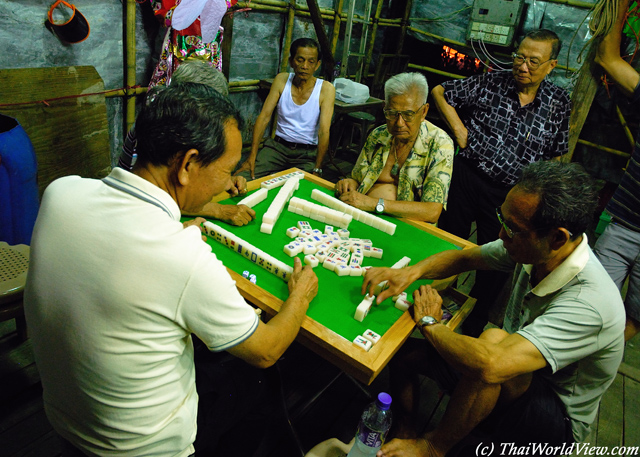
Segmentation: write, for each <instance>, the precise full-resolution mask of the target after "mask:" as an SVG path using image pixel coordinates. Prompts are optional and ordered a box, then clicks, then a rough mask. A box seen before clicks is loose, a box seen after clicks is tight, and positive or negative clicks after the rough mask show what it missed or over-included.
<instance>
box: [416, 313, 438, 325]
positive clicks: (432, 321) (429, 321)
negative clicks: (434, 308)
mask: <svg viewBox="0 0 640 457" xmlns="http://www.w3.org/2000/svg"><path fill="white" fill-rule="evenodd" d="M436 324H439V322H438V320H437V319H436V318H435V317H432V316H424V317H423V318H422V319H420V320H419V321H418V326H419V327H420V328H422V327H428V326H430V325H436Z"/></svg>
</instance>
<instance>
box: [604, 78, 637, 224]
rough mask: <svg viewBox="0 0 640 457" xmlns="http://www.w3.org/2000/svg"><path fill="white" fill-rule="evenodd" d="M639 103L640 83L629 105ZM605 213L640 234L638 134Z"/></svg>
mask: <svg viewBox="0 0 640 457" xmlns="http://www.w3.org/2000/svg"><path fill="white" fill-rule="evenodd" d="M638 101H640V83H638V85H637V86H636V89H635V91H634V92H633V97H632V100H631V103H634V104H635V103H638ZM607 212H608V213H609V214H611V216H612V217H613V218H614V219H615V220H616V222H618V223H619V224H621V225H624V226H625V227H627V228H628V229H630V230H634V231H636V232H640V132H639V133H638V136H636V145H635V147H634V148H633V154H631V159H630V160H629V164H628V165H627V170H626V171H625V173H624V175H623V176H622V180H621V181H620V185H619V186H618V188H617V189H616V191H615V192H614V193H613V197H611V200H610V201H609V203H608V204H607Z"/></svg>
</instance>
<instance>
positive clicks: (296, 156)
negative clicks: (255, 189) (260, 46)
mask: <svg viewBox="0 0 640 457" xmlns="http://www.w3.org/2000/svg"><path fill="white" fill-rule="evenodd" d="M321 60H322V54H321V53H320V47H319V46H318V43H317V42H316V41H314V40H312V39H310V38H300V39H297V40H295V41H294V42H293V43H292V44H291V55H290V57H289V65H291V68H293V73H280V74H278V75H277V76H276V77H275V79H274V80H273V84H272V85H271V90H270V91H269V95H268V96H267V99H266V100H265V102H264V105H263V106H262V111H261V112H260V114H259V115H258V118H257V119H256V124H255V127H254V129H253V142H252V144H251V153H250V154H249V157H248V158H247V160H246V161H245V162H244V163H243V164H242V165H241V166H240V168H238V170H237V171H236V174H238V173H243V174H245V175H247V176H246V177H247V178H248V177H251V178H252V179H253V178H261V177H263V176H266V175H268V174H271V173H275V172H278V171H282V170H286V169H287V168H291V167H297V168H300V169H302V170H304V171H308V172H310V173H313V174H315V175H318V176H320V175H322V161H323V160H324V156H325V155H326V153H327V150H328V149H329V128H330V127H331V118H332V117H333V103H334V101H335V98H336V90H335V88H334V87H333V85H332V84H331V83H330V82H328V81H323V80H321V79H318V78H316V77H315V76H313V74H314V73H315V71H316V70H317V69H318V68H320V63H321ZM276 108H277V113H278V120H277V126H276V136H275V138H274V139H271V138H269V139H267V140H266V141H265V142H264V147H263V148H262V149H261V150H260V153H258V148H259V147H260V142H261V141H262V137H263V136H264V131H265V130H266V128H267V126H268V125H269V121H270V120H271V116H272V114H273V111H274V110H275V109H276Z"/></svg>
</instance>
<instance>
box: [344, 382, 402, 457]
mask: <svg viewBox="0 0 640 457" xmlns="http://www.w3.org/2000/svg"><path fill="white" fill-rule="evenodd" d="M390 406H391V395H389V394H387V393H385V392H380V393H379V394H378V399H377V400H376V401H375V402H373V403H371V404H370V405H369V407H368V408H367V409H365V410H364V412H363V413H362V417H361V418H360V423H359V424H358V431H357V432H356V441H355V443H354V445H353V447H352V448H351V450H350V451H349V454H348V455H347V457H372V456H375V455H376V453H377V452H378V450H379V449H380V447H381V446H382V444H383V443H384V440H385V438H386V437H387V432H389V429H390V428H391V410H390V409H389V407H390Z"/></svg>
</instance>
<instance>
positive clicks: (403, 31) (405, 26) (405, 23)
mask: <svg viewBox="0 0 640 457" xmlns="http://www.w3.org/2000/svg"><path fill="white" fill-rule="evenodd" d="M406 1H407V3H406V5H405V8H404V15H403V16H402V29H401V30H400V39H399V40H398V46H396V54H402V48H403V46H404V37H405V36H406V35H407V29H408V28H409V16H411V5H412V4H413V0H406Z"/></svg>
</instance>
